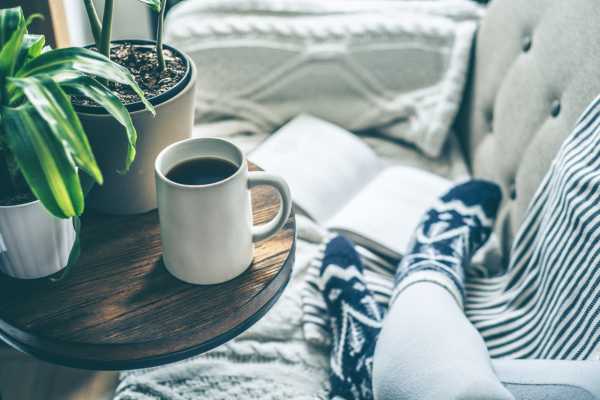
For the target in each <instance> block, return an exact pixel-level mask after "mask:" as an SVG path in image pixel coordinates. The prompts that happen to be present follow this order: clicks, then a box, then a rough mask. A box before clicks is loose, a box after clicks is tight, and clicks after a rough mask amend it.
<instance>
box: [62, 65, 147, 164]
mask: <svg viewBox="0 0 600 400" xmlns="http://www.w3.org/2000/svg"><path fill="white" fill-rule="evenodd" d="M55 79H56V81H57V82H58V83H59V84H60V86H61V87H63V88H64V89H65V90H67V92H68V93H74V94H79V95H82V96H85V97H87V98H89V99H92V100H94V101H95V102H96V103H98V104H99V105H100V106H102V107H104V109H105V110H106V111H108V113H110V115H112V116H113V117H114V118H115V119H116V120H117V121H118V122H119V123H120V124H121V125H123V127H124V128H125V133H126V135H127V142H128V148H127V159H126V160H125V168H124V169H123V170H121V171H119V172H126V171H127V170H129V167H130V166H131V163H132V162H133V160H134V159H135V144H136V142H137V132H136V130H135V127H134V126H133V121H132V120H131V116H130V115H129V112H128V111H127V108H125V106H123V104H122V103H121V101H120V100H119V98H118V97H117V96H116V95H114V94H113V93H112V92H111V91H110V90H109V89H108V88H107V87H106V86H104V85H102V84H101V83H99V82H98V81H96V80H94V79H92V78H90V77H89V76H85V75H71V76H70V77H69V76H67V75H64V76H62V77H57V78H55ZM107 140H110V139H109V138H107Z"/></svg>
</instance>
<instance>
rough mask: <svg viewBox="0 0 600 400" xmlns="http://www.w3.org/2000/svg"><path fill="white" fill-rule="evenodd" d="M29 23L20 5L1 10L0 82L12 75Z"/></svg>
mask: <svg viewBox="0 0 600 400" xmlns="http://www.w3.org/2000/svg"><path fill="white" fill-rule="evenodd" d="M26 33H27V23H26V22H25V17H24V16H23V10H21V8H20V7H17V8H8V9H5V10H0V84H2V85H3V83H2V82H4V79H5V78H6V77H7V76H10V75H12V73H13V72H14V68H15V64H16V62H17V58H18V55H19V51H20V49H21V43H22V42H23V37H24V36H25V34H26Z"/></svg>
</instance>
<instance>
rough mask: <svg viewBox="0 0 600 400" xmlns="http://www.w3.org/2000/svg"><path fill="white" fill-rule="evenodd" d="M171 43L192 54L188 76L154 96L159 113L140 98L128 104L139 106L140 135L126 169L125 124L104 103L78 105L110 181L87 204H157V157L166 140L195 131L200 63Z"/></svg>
mask: <svg viewBox="0 0 600 400" xmlns="http://www.w3.org/2000/svg"><path fill="white" fill-rule="evenodd" d="M128 42H131V41H128ZM138 43H140V42H138ZM142 43H146V44H149V43H151V42H142ZM170 48H171V49H172V50H174V51H176V52H179V53H180V54H182V55H184V57H185V58H186V59H187V62H188V65H189V72H188V75H186V77H188V79H187V82H186V83H185V84H184V85H182V86H181V87H179V88H178V87H175V88H173V89H171V91H169V92H167V93H165V94H163V95H161V96H158V97H157V98H152V99H149V100H150V102H152V104H153V105H154V107H155V108H156V116H155V117H153V116H152V114H151V113H150V112H148V111H146V110H144V109H141V110H140V109H139V108H140V104H139V103H138V104H134V105H131V106H128V109H130V110H131V109H136V108H138V110H137V111H130V114H131V117H132V119H133V123H134V125H135V127H136V130H137V133H138V141H137V146H136V149H137V154H136V158H135V161H134V162H133V164H132V165H131V168H130V170H129V172H127V173H126V174H123V175H122V174H119V173H117V171H118V170H120V169H122V168H123V165H124V160H125V155H126V152H127V140H126V137H125V133H124V129H123V127H122V126H121V125H119V123H118V122H117V121H115V120H114V118H112V117H111V116H110V115H108V114H107V113H105V112H102V111H100V109H99V108H98V107H96V110H93V111H95V112H89V108H88V107H77V114H78V115H79V118H80V120H81V123H82V124H83V127H84V129H85V132H86V133H87V135H88V137H89V139H90V143H91V145H92V149H93V151H94V155H95V156H96V161H97V162H98V165H99V166H100V169H101V171H102V174H103V176H104V184H103V185H102V186H98V185H96V186H95V187H94V188H93V189H92V191H91V192H90V194H89V196H88V197H87V199H86V205H87V207H89V208H92V209H94V210H97V211H100V212H103V213H107V214H121V215H125V214H140V213H145V212H148V211H151V210H154V209H155V208H156V190H155V184H154V159H155V158H156V156H157V155H158V153H159V152H160V151H161V150H162V149H163V148H165V147H166V146H168V145H170V144H172V143H174V142H177V141H179V140H183V139H187V138H189V137H191V135H192V127H193V124H194V98H195V88H196V69H195V67H194V63H193V62H192V60H191V59H190V58H189V57H188V56H187V55H185V54H183V53H182V52H180V51H178V50H177V49H174V48H172V47H170ZM185 79H186V78H184V80H183V82H185ZM82 110H83V111H82Z"/></svg>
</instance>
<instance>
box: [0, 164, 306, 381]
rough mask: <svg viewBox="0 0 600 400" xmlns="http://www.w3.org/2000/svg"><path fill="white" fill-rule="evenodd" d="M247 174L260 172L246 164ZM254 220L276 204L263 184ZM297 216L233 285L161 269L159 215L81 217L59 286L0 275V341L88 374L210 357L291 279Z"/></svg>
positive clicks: (255, 197) (259, 247)
mask: <svg viewBox="0 0 600 400" xmlns="http://www.w3.org/2000/svg"><path fill="white" fill-rule="evenodd" d="M250 169H251V170H252V169H258V168H256V166H254V165H250ZM252 203H253V213H254V221H255V223H262V222H266V221H268V220H270V219H271V218H273V217H274V216H275V214H276V212H277V209H278V207H279V203H278V198H277V194H276V192H275V191H274V190H273V189H272V188H269V187H259V188H256V189H253V190H252ZM295 229H296V227H295V219H294V214H293V212H292V215H291V216H290V218H289V220H288V222H287V224H286V225H285V227H284V228H283V229H282V230H281V231H280V232H279V233H278V234H277V235H275V236H273V237H272V238H270V239H268V240H266V241H262V242H259V243H257V244H256V246H255V249H256V250H255V257H254V261H253V264H252V265H251V266H250V268H249V269H248V270H247V271H246V272H244V273H243V274H242V275H240V276H239V277H237V278H235V279H234V280H232V281H229V282H226V283H223V284H220V285H209V286H196V285H190V284H186V283H184V282H181V281H179V280H177V279H176V278H174V277H172V276H171V275H170V274H169V273H168V272H167V271H166V269H165V267H164V266H163V265H162V261H161V243H160V231H159V226H158V213H157V212H156V211H153V212H150V213H147V214H143V215H137V216H126V217H121V216H106V215H93V214H91V215H86V216H85V217H84V219H83V230H82V255H81V259H80V260H79V263H78V265H76V266H75V267H74V268H73V270H72V271H71V273H70V275H69V276H68V277H67V278H65V279H64V280H63V281H61V282H58V283H50V282H49V281H48V280H47V279H40V280H33V281H27V280H17V279H12V278H9V277H7V276H5V275H2V274H0V337H1V338H2V339H3V340H4V341H6V342H7V343H9V344H10V345H12V346H13V347H15V348H17V349H19V350H21V351H24V352H26V353H29V354H31V355H33V356H35V357H38V358H40V359H43V360H46V361H49V362H53V363H56V364H61V365H65V366H70V367H75V368H85V369H100V370H122V369H133V368H142V367H150V366H156V365H161V364H165V363H169V362H174V361H179V360H182V359H184V358H187V357H190V356H194V355H197V354H200V353H203V352H206V351H208V350H210V349H212V348H214V347H216V346H218V345H220V344H222V343H225V342H227V341H228V340H231V339H232V338H234V337H235V336H237V335H239V334H240V333H242V332H243V331H244V330H246V329H248V328H249V327H250V326H251V325H252V324H253V323H254V322H256V321H257V320H258V319H260V318H261V317H262V316H263V315H264V314H265V313H266V312H267V311H268V310H269V309H270V308H271V306H272V305H273V304H274V303H275V301H276V300H277V298H278V297H279V296H280V295H281V293H282V291H283V289H284V288H285V286H286V284H287V282H288V280H289V278H290V274H291V270H292V264H293V261H294V252H295Z"/></svg>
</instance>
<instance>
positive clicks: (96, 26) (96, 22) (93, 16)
mask: <svg viewBox="0 0 600 400" xmlns="http://www.w3.org/2000/svg"><path fill="white" fill-rule="evenodd" d="M83 4H84V5H85V12H86V14H87V16H88V19H89V21H90V28H91V29H92V36H94V42H95V43H96V48H98V47H99V46H100V35H101V32H102V25H100V18H98V13H97V12H96V7H94V0H83Z"/></svg>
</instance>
